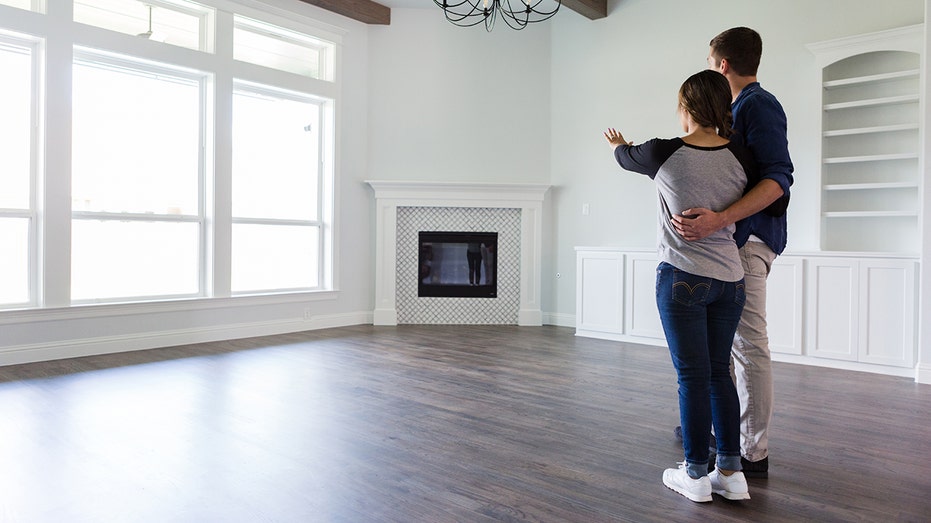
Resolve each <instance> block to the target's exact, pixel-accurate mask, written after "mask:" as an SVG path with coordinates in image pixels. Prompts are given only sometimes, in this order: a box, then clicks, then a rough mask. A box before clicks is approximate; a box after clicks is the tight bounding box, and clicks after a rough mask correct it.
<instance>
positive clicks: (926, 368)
mask: <svg viewBox="0 0 931 523" xmlns="http://www.w3.org/2000/svg"><path fill="white" fill-rule="evenodd" d="M915 381H916V382H917V383H924V384H926V385H931V364H928V363H919V364H918V365H917V366H916V367H915Z"/></svg>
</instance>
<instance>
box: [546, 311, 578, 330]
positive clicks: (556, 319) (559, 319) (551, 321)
mask: <svg viewBox="0 0 931 523" xmlns="http://www.w3.org/2000/svg"><path fill="white" fill-rule="evenodd" d="M543 325H555V326H557V327H575V314H562V313H559V312H544V313H543Z"/></svg>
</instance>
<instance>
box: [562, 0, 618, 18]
mask: <svg viewBox="0 0 931 523" xmlns="http://www.w3.org/2000/svg"><path fill="white" fill-rule="evenodd" d="M562 5H564V6H566V7H568V8H569V9H572V10H573V11H575V12H576V13H579V14H580V15H582V16H585V17H587V18H589V19H591V20H598V19H599V18H604V17H606V16H608V0H562Z"/></svg>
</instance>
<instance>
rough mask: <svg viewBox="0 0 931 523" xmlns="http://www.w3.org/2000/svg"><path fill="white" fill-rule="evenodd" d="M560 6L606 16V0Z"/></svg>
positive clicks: (593, 17) (568, 0) (590, 15)
mask: <svg viewBox="0 0 931 523" xmlns="http://www.w3.org/2000/svg"><path fill="white" fill-rule="evenodd" d="M305 1H306V0H305ZM562 5H564V6H566V7H568V8H569V9H572V10H573V11H575V12H576V13H579V14H580V15H582V16H585V17H587V18H589V19H591V20H598V19H599V18H604V17H606V16H608V0H562Z"/></svg>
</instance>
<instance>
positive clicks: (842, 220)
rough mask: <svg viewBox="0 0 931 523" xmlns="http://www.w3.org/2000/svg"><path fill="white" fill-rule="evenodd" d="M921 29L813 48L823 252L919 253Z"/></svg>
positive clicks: (841, 41) (840, 41)
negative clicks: (818, 111) (817, 72)
mask: <svg viewBox="0 0 931 523" xmlns="http://www.w3.org/2000/svg"><path fill="white" fill-rule="evenodd" d="M923 46H924V27H923V26H921V25H917V26H911V27H906V28H901V29H895V30H890V31H882V32H879V33H871V34H867V35H859V36H854V37H848V38H840V39H836V40H830V41H827V42H819V43H815V44H810V45H809V46H808V48H809V49H810V50H811V52H812V53H814V55H815V57H816V60H817V63H818V65H819V67H820V68H821V75H820V77H819V78H818V85H817V89H818V92H819V93H820V96H821V98H820V100H821V109H822V118H821V126H822V129H821V130H822V133H821V134H822V137H821V143H820V147H821V153H820V158H821V172H820V176H821V180H820V188H821V229H820V232H821V248H822V249H823V250H825V251H846V252H887V253H908V254H917V252H918V250H917V248H918V245H919V243H918V242H917V241H916V239H917V238H919V235H920V232H921V229H920V227H919V223H920V218H921V216H920V215H921V204H920V195H921V192H920V191H921V187H920V183H921V178H922V177H921V151H922V143H921V137H922V136H921V121H922V117H921V116H922V112H921V98H922V83H921V51H922V48H923Z"/></svg>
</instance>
